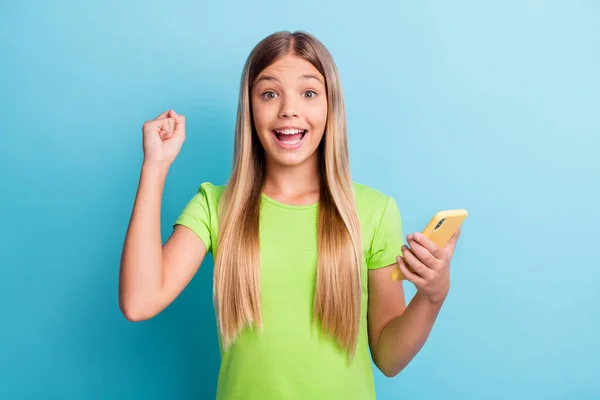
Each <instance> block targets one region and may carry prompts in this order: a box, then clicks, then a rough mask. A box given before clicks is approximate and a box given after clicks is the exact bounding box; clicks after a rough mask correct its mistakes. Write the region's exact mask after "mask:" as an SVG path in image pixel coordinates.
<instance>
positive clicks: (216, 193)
mask: <svg viewBox="0 0 600 400" xmlns="http://www.w3.org/2000/svg"><path fill="white" fill-rule="evenodd" d="M224 190H225V185H215V184H214V183H212V182H208V181H207V182H202V183H201V184H200V187H199V188H198V194H199V195H202V196H203V197H205V198H206V201H207V202H208V203H214V204H216V203H218V202H219V199H220V198H221V196H222V195H223V191H224Z"/></svg>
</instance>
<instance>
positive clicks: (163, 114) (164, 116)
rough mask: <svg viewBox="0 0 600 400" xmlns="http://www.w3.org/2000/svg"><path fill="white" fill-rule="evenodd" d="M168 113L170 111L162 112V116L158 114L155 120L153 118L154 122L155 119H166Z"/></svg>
mask: <svg viewBox="0 0 600 400" xmlns="http://www.w3.org/2000/svg"><path fill="white" fill-rule="evenodd" d="M170 111H171V110H167V111H165V112H163V113H162V114H160V115H158V116H157V117H156V118H154V120H155V121H156V120H157V119H162V118H167V115H168V114H169V112H170Z"/></svg>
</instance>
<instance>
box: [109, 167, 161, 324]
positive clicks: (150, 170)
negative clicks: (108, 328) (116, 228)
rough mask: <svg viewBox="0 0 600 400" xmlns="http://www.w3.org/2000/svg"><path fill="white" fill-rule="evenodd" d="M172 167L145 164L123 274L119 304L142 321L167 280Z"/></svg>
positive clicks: (129, 234)
mask: <svg viewBox="0 0 600 400" xmlns="http://www.w3.org/2000/svg"><path fill="white" fill-rule="evenodd" d="M167 172H168V167H165V166H158V165H148V164H144V165H143V166H142V170H141V174H140V180H139V186H138V191H137V195H136V198H135V203H134V206H133V211H132V214H131V219H130V222H129V226H128V229H127V235H126V237H125V241H124V244H123V253H122V257H121V270H120V277H119V303H120V306H121V309H122V311H123V313H124V314H125V315H126V317H127V318H129V319H132V320H140V319H144V318H145V316H144V315H145V314H146V312H147V311H148V310H149V309H151V308H152V304H151V302H152V299H153V298H155V297H156V296H154V295H155V294H156V293H158V292H159V290H160V288H161V286H162V281H163V262H162V239H161V233H160V208H161V202H162V193H163V188H164V184H165V181H166V177H167Z"/></svg>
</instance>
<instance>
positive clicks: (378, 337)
mask: <svg viewBox="0 0 600 400" xmlns="http://www.w3.org/2000/svg"><path fill="white" fill-rule="evenodd" d="M393 268H396V264H392V265H390V266H387V267H385V268H381V269H377V270H371V271H369V311H368V319H369V342H370V347H371V353H372V354H373V360H374V362H375V365H377V368H379V370H380V371H381V372H382V373H383V374H384V375H385V376H387V377H393V376H395V375H397V374H398V373H399V372H400V371H402V370H403V369H404V368H405V367H406V366H407V365H408V363H409V362H410V361H411V360H412V359H413V358H414V357H415V355H416V354H417V353H418V352H419V351H420V350H421V348H422V347H423V345H424V344H425V342H426V340H427V338H428V337H429V334H430V333H431V329H432V328H433V324H434V322H435V320H436V318H437V315H438V312H439V310H440V308H441V304H442V303H441V302H440V303H435V302H432V301H430V300H429V299H428V298H426V297H425V296H422V295H420V294H419V293H417V294H416V295H415V296H414V297H413V299H412V300H411V302H410V304H409V305H408V307H407V306H406V300H405V298H404V289H403V287H402V282H403V281H392V280H391V279H390V274H391V273H392V270H393Z"/></svg>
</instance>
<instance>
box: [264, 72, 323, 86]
mask: <svg viewBox="0 0 600 400" xmlns="http://www.w3.org/2000/svg"><path fill="white" fill-rule="evenodd" d="M302 79H304V80H306V79H316V80H317V81H319V82H321V83H322V84H323V81H322V80H321V79H320V78H319V77H318V76H316V75H310V74H306V75H301V76H300V77H299V78H298V80H302ZM261 81H274V82H279V79H277V78H275V77H274V76H272V75H262V76H261V77H260V78H258V79H257V80H256V82H254V84H255V85H257V84H258V83H259V82H261Z"/></svg>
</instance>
